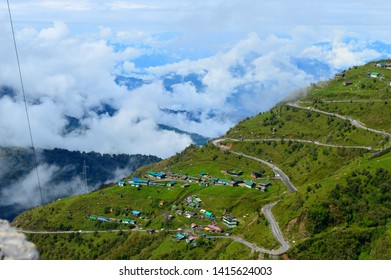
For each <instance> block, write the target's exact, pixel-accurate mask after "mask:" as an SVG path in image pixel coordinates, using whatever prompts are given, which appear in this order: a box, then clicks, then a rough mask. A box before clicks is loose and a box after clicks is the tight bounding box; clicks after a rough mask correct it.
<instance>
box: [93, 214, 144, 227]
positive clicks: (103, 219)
mask: <svg viewBox="0 0 391 280" xmlns="http://www.w3.org/2000/svg"><path fill="white" fill-rule="evenodd" d="M86 216H87V218H88V219H90V220H92V221H100V222H104V223H108V222H115V223H122V224H132V225H136V221H135V220H132V219H115V218H106V217H103V216H98V215H94V214H86Z"/></svg>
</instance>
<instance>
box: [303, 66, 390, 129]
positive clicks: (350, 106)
mask: <svg viewBox="0 0 391 280" xmlns="http://www.w3.org/2000/svg"><path fill="white" fill-rule="evenodd" d="M390 71H391V70H390ZM302 104H303V105H304V106H305V104H309V103H302ZM310 104H311V106H312V107H314V108H317V109H319V110H322V111H326V112H330V113H337V114H340V115H344V116H350V117H353V118H355V119H358V120H359V121H360V122H362V123H363V124H365V125H366V126H367V127H371V128H374V129H378V130H383V131H386V132H391V100H390V99H388V100H383V101H370V100H368V101H367V102H351V101H347V102H344V103H342V102H333V103H329V102H317V103H315V104H313V103H310Z"/></svg>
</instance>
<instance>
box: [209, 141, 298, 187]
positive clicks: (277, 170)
mask: <svg viewBox="0 0 391 280" xmlns="http://www.w3.org/2000/svg"><path fill="white" fill-rule="evenodd" d="M225 140H227V139H225V138H220V139H215V140H213V141H212V143H213V145H215V146H216V147H219V148H220V149H222V150H225V151H228V152H230V153H233V154H236V155H239V156H243V157H246V158H249V159H252V160H255V161H258V162H260V163H262V164H264V165H267V166H269V167H270V168H271V169H273V171H274V172H275V173H276V174H278V176H279V177H280V179H281V181H282V182H283V183H284V184H285V186H286V187H287V188H288V190H289V191H291V192H296V191H297V188H296V187H295V186H294V185H293V184H292V183H291V180H290V179H289V177H288V176H287V175H286V174H285V173H284V172H283V171H282V170H281V169H280V168H279V167H278V166H276V165H275V164H273V163H270V162H268V161H266V160H263V159H260V158H257V157H254V156H249V155H246V154H243V153H239V152H235V151H232V150H230V149H228V148H227V147H224V146H221V145H220V142H222V141H225ZM235 141H239V140H235Z"/></svg>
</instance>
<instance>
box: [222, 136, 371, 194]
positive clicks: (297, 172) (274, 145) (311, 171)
mask: <svg viewBox="0 0 391 280" xmlns="http://www.w3.org/2000/svg"><path fill="white" fill-rule="evenodd" d="M227 143H231V144H232V150H233V151H238V152H243V153H244V154H248V155H252V156H255V157H258V158H261V159H264V160H267V161H270V162H274V163H275V164H276V165H277V166H279V167H280V168H281V169H282V170H283V171H284V172H285V173H286V174H287V175H288V177H290V179H291V181H292V183H293V184H295V185H297V186H298V187H300V186H304V185H306V184H309V183H314V182H317V181H319V180H322V179H324V178H326V177H329V176H330V175H332V174H333V173H335V172H336V171H337V170H338V169H339V168H341V167H342V166H344V165H346V164H348V163H349V162H350V161H352V160H353V159H354V158H356V157H358V156H361V155H363V154H364V153H366V150H361V149H341V148H331V147H323V146H318V145H314V144H307V143H297V142H289V141H284V142H270V141H255V142H246V141H242V142H230V141H228V140H227V141H225V142H223V143H222V144H227Z"/></svg>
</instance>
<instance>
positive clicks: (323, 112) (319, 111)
mask: <svg viewBox="0 0 391 280" xmlns="http://www.w3.org/2000/svg"><path fill="white" fill-rule="evenodd" d="M286 105H288V106H291V107H295V108H299V109H304V110H310V111H313V112H317V113H320V114H324V115H327V116H332V117H337V118H340V119H342V120H348V121H349V122H350V123H351V124H352V125H354V126H356V127H358V128H361V129H365V130H368V131H372V132H374V133H377V134H381V135H384V136H388V137H391V133H388V132H385V131H382V130H377V129H373V128H370V127H367V126H365V125H364V124H363V123H361V122H360V121H358V120H356V119H353V118H351V117H346V116H343V115H340V114H336V113H330V112H326V111H322V110H319V109H315V108H312V107H305V106H300V105H299V104H297V103H291V102H290V103H286Z"/></svg>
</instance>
